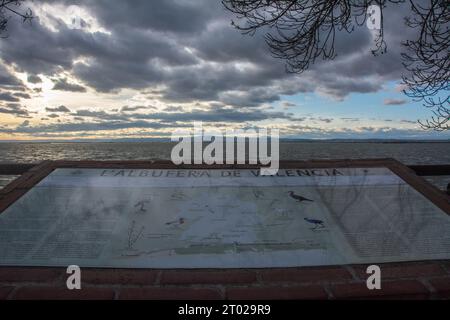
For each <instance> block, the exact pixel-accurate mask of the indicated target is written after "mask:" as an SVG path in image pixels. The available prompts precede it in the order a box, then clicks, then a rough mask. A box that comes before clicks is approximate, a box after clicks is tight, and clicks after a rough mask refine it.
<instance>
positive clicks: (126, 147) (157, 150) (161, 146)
mask: <svg viewBox="0 0 450 320" xmlns="http://www.w3.org/2000/svg"><path fill="white" fill-rule="evenodd" d="M173 145H174V144H173V143H169V142H111V143H97V142H95V143H0V162H16V163H19V162H20V163H34V162H39V161H42V160H63V159H70V160H157V159H163V160H168V159H170V153H171V150H172V147H173ZM361 158H394V159H397V160H399V161H401V162H403V163H405V164H407V165H411V164H449V163H450V142H449V143H431V142H426V143H414V142H410V143H381V142H373V143H367V142H281V143H280V159H281V160H310V159H361ZM8 180H10V177H0V184H5V183H6V182H7V181H8ZM447 181H448V182H450V179H448V177H447V178H445V177H444V178H433V182H434V183H437V184H438V185H439V186H441V187H442V186H444V185H446V182H447Z"/></svg>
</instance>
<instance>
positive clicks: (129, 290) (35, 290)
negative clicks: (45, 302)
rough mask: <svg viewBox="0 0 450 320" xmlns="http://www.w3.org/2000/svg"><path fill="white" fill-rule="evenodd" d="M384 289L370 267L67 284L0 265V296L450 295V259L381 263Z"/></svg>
mask: <svg viewBox="0 0 450 320" xmlns="http://www.w3.org/2000/svg"><path fill="white" fill-rule="evenodd" d="M379 266H380V268H381V290H369V289H367V286H366V279H367V277H368V276H369V275H367V274H366V272H365V270H366V267H367V266H363V265H354V266H342V267H339V266H337V267H307V268H287V269H239V270H236V269H233V270H153V269H151V270H143V269H139V270H137V269H136V270H134V269H88V268H86V269H82V270H81V283H82V289H81V290H68V289H67V288H66V280H67V277H68V276H69V275H68V274H66V269H64V268H41V267H39V268H35V267H33V268H24V267H0V299H2V300H5V299H7V300H22V299H25V300H29V299H33V300H35V299H37V300H42V299H71V300H72V299H75V300H86V299H87V300H110V299H148V300H166V299H183V300H198V299H199V300H207V299H230V300H252V299H262V300H265V299H291V300H295V299H321V300H326V299H449V298H450V261H449V260H446V261H431V262H429V261H428V262H408V263H389V264H380V265H379Z"/></svg>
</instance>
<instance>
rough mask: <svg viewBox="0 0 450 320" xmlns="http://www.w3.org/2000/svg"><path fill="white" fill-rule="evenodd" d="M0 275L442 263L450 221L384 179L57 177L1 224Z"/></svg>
mask: <svg viewBox="0 0 450 320" xmlns="http://www.w3.org/2000/svg"><path fill="white" fill-rule="evenodd" d="M0 252H1V254H0V265H14V266H68V265H72V264H75V265H79V266H81V267H123V268H266V267H296V266H315V265H336V264H355V263H357V264H359V263H375V262H377V263H382V262H394V261H410V260H428V259H449V258H450V216H448V215H447V214H446V213H445V212H444V211H443V210H442V209H440V208H438V207H437V206H436V205H435V204H433V203H432V202H431V201H429V200H428V199H427V198H425V197H424V196H423V195H422V194H421V193H419V192H418V191H416V190H415V189H414V188H413V187H411V186H410V185H409V184H407V183H406V182H405V181H404V180H402V179H401V178H400V177H399V176H398V175H396V174H395V173H393V172H392V171H391V170H389V169H388V168H383V167H379V168H319V169H280V171H279V173H278V175H277V176H260V175H259V170H256V169H255V170H250V169H242V170H238V169H236V170H221V169H211V170H187V169H172V170H167V169H83V168H60V169H56V170H54V171H53V172H52V173H51V174H50V175H48V176H47V177H46V178H44V179H43V180H42V181H41V182H39V183H38V184H37V185H35V186H34V187H33V188H32V189H31V190H29V191H28V192H27V193H26V194H25V195H24V196H22V197H21V198H20V199H18V200H17V201H16V202H15V203H13V204H12V205H11V206H10V207H9V208H8V209H6V210H5V211H4V212H3V213H2V214H1V215H0Z"/></svg>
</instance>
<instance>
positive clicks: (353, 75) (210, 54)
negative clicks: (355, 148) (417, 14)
mask: <svg viewBox="0 0 450 320" xmlns="http://www.w3.org/2000/svg"><path fill="white" fill-rule="evenodd" d="M25 6H29V7H31V8H32V10H33V12H34V15H35V16H36V18H35V19H34V20H33V21H32V23H31V24H28V23H26V24H22V22H21V21H20V20H19V19H14V18H12V19H11V20H10V24H9V30H8V37H7V38H5V39H0V140H33V139H39V140H43V139H44V140H47V139H48V140H50V139H79V138H83V139H90V138H100V139H113V138H139V137H146V138H150V137H170V134H171V132H173V131H174V130H175V129H177V128H185V127H189V128H190V127H191V126H192V125H193V122H194V121H203V123H204V126H205V127H214V128H221V129H225V128H236V129H238V128H240V129H243V128H258V127H273V128H278V129H280V131H281V133H282V135H283V136H284V137H295V138H413V139H427V138H441V139H448V138H450V133H435V132H425V131H423V130H421V129H420V128H419V126H418V124H417V119H425V118H427V117H429V116H430V112H429V111H428V110H425V109H424V108H423V107H422V106H421V104H420V103H414V102H412V101H410V100H409V99H408V98H406V97H405V96H404V95H403V94H402V93H401V81H400V79H401V74H402V72H403V67H402V65H401V61H400V52H401V50H402V48H401V45H400V43H401V41H402V40H405V39H404V38H405V37H409V36H411V37H412V36H413V34H412V33H411V32H410V31H408V30H406V29H405V28H404V27H403V26H402V22H401V21H402V15H403V14H404V9H403V8H395V9H394V8H388V10H387V12H386V13H385V34H386V40H387V44H388V53H387V54H385V55H383V56H380V57H373V56H372V54H371V53H370V49H371V48H372V47H373V37H372V35H371V33H370V31H369V30H368V29H367V28H366V27H365V26H363V27H360V28H358V29H357V30H356V31H355V32H354V33H352V34H340V35H339V36H338V43H337V46H336V47H337V53H338V57H337V58H336V59H335V60H334V61H319V62H318V63H316V64H315V65H314V66H313V67H312V68H311V69H310V70H308V71H307V72H305V73H303V74H301V75H294V74H288V73H286V72H285V68H284V64H283V61H280V60H277V59H275V58H273V57H271V55H270V54H269V53H268V48H267V46H266V44H265V43H264V40H263V39H262V36H263V35H264V34H263V33H262V32H260V33H257V34H256V35H255V36H253V37H251V36H248V35H241V34H240V33H239V32H238V31H237V30H235V29H234V28H233V27H232V26H231V24H230V22H231V19H233V16H232V15H231V14H230V13H229V12H227V11H226V10H225V9H224V8H223V6H222V5H221V3H220V1H219V0H191V1H189V0H185V1H184V0H164V1H156V0H151V1H149V0H135V1H119V0H117V1H112V0H84V1H70V0H52V1H50V0H48V1H34V2H30V3H28V4H25Z"/></svg>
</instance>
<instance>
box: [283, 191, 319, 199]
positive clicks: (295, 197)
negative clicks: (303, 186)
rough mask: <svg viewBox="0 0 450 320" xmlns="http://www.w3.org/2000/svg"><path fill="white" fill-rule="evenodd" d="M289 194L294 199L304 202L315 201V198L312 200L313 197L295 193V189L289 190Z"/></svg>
mask: <svg viewBox="0 0 450 320" xmlns="http://www.w3.org/2000/svg"><path fill="white" fill-rule="evenodd" d="M289 196H290V197H291V198H292V199H295V200H297V202H304V201H308V202H314V200H311V199H308V198H305V197H302V196H300V195H298V194H295V193H294V191H289Z"/></svg>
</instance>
